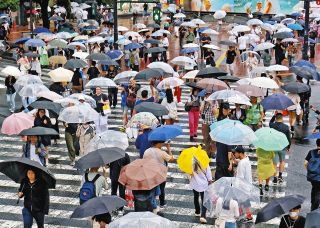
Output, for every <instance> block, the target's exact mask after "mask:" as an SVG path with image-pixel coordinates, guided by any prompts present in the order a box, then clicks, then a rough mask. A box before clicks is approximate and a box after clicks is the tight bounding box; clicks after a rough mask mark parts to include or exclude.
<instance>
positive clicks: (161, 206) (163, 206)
mask: <svg viewBox="0 0 320 228" xmlns="http://www.w3.org/2000/svg"><path fill="white" fill-rule="evenodd" d="M167 206H168V205H167V203H165V204H163V205H160V209H164V208H166V207H167Z"/></svg>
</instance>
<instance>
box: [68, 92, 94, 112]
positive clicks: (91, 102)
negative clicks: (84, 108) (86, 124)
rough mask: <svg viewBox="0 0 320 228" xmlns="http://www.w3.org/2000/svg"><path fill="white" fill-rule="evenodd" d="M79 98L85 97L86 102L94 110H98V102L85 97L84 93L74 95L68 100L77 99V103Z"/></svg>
mask: <svg viewBox="0 0 320 228" xmlns="http://www.w3.org/2000/svg"><path fill="white" fill-rule="evenodd" d="M79 96H83V97H84V100H85V102H87V103H89V104H90V106H91V107H92V108H96V107H97V103H96V101H95V100H94V99H93V98H92V97H90V96H88V95H85V94H83V93H73V94H71V95H70V96H69V97H68V98H71V99H75V100H76V101H78V99H79Z"/></svg>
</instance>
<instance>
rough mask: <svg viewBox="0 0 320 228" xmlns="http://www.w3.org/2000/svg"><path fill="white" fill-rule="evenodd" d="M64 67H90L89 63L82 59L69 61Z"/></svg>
mask: <svg viewBox="0 0 320 228" xmlns="http://www.w3.org/2000/svg"><path fill="white" fill-rule="evenodd" d="M63 67H64V68H66V69H76V68H85V67H88V63H87V62H85V61H84V60H82V59H69V60H68V61H67V63H66V64H65V65H64V66H63ZM72 75H73V74H72Z"/></svg>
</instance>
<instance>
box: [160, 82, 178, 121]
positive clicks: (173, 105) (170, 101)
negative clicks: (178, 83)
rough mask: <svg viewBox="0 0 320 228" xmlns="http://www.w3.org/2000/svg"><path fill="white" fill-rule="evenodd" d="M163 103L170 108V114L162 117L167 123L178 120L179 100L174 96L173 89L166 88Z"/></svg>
mask: <svg viewBox="0 0 320 228" xmlns="http://www.w3.org/2000/svg"><path fill="white" fill-rule="evenodd" d="M161 105H163V106H164V107H166V108H167V109H168V110H169V113H168V115H164V116H163V117H162V118H163V119H164V120H165V123H166V124H167V125H172V124H174V122H175V121H177V120H178V109H177V101H176V99H175V98H174V97H173V93H172V89H170V88H168V89H166V97H165V98H163V99H162V102H161Z"/></svg>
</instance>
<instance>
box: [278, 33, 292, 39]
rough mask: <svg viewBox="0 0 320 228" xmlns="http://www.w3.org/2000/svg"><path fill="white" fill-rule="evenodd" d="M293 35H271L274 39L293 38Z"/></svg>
mask: <svg viewBox="0 0 320 228" xmlns="http://www.w3.org/2000/svg"><path fill="white" fill-rule="evenodd" d="M293 37H294V35H293V33H291V32H277V33H275V34H274V35H273V38H275V39H285V38H293Z"/></svg>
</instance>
